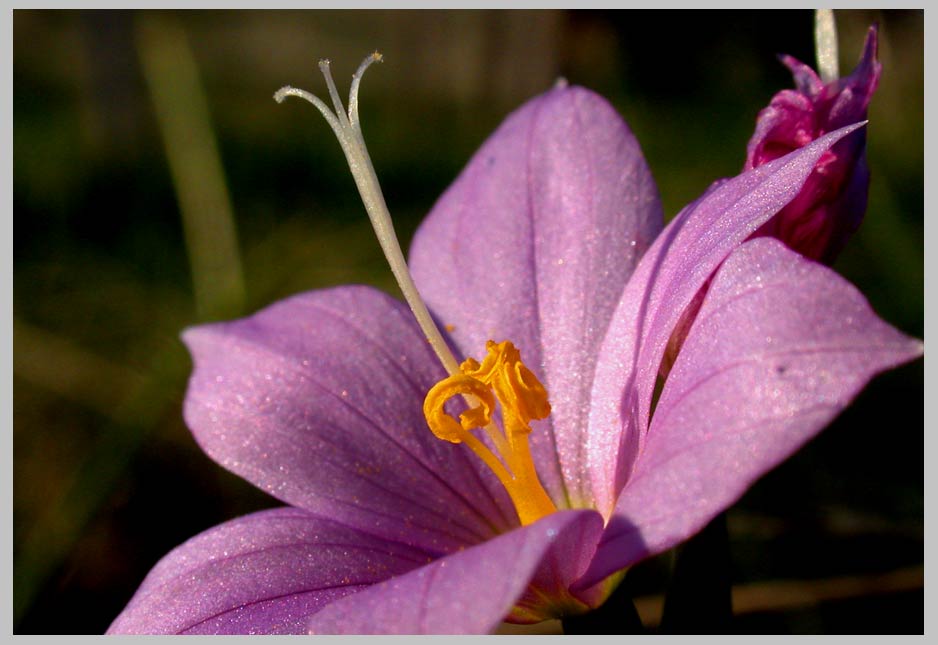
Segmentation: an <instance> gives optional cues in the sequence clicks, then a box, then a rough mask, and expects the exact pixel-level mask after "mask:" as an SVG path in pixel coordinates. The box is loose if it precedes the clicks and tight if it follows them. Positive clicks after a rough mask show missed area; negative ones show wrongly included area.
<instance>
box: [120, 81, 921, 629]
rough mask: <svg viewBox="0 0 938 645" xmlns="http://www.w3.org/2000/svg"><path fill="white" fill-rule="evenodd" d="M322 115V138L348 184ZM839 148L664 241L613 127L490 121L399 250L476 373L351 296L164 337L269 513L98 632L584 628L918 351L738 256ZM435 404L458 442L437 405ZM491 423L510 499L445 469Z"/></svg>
mask: <svg viewBox="0 0 938 645" xmlns="http://www.w3.org/2000/svg"><path fill="white" fill-rule="evenodd" d="M359 80H360V74H358V75H356V77H355V80H354V81H353V94H354V92H355V90H356V88H357V83H358V81H359ZM330 90H334V88H333V87H332V86H331V85H330ZM297 92H298V91H297ZM333 94H334V91H333ZM334 98H335V99H336V102H337V103H338V101H337V97H335V96H334ZM349 102H350V109H349V114H348V119H347V120H345V121H343V118H344V117H345V114H344V113H342V114H341V116H339V117H337V121H336V122H337V123H339V122H343V123H344V124H343V123H339V125H338V126H335V125H334V127H337V132H339V133H340V139H341V138H342V137H343V136H344V137H347V138H346V139H345V140H344V141H343V149H345V150H346V154H347V155H349V158H350V162H351V161H354V162H355V163H360V162H361V160H362V159H363V158H364V159H366V158H367V157H354V155H352V154H350V153H349V149H348V147H347V145H350V144H348V142H349V141H350V140H352V139H354V138H355V137H356V136H358V137H360V130H358V126H357V121H358V119H357V106H355V104H356V101H354V99H352V100H350V101H349ZM353 106H355V107H353ZM339 107H340V106H339V105H337V113H340V112H342V111H341V110H340V109H339ZM856 129H857V128H856V126H851V127H847V128H843V129H840V130H837V131H836V132H833V133H831V134H828V135H825V136H823V137H820V138H819V139H817V140H816V141H814V142H812V143H810V144H808V145H807V146H805V147H803V148H801V149H799V150H797V151H795V152H792V153H791V154H789V155H786V156H784V157H781V158H779V159H777V160H774V161H769V162H768V163H765V164H763V165H761V166H760V167H758V168H756V169H754V170H750V171H748V172H745V173H743V174H741V175H740V176H738V177H736V178H734V179H731V180H728V181H726V182H724V183H722V184H720V185H719V186H717V187H715V188H713V189H712V190H710V191H708V192H707V193H706V194H705V195H704V196H702V197H701V198H700V199H699V200H698V201H696V202H694V203H692V204H691V205H689V206H688V207H687V208H685V209H684V210H683V211H682V212H681V214H679V215H678V216H677V217H676V218H675V219H674V221H673V222H671V224H670V225H669V226H668V227H666V228H664V229H663V230H662V215H661V207H660V204H659V200H658V195H657V190H656V188H655V185H654V182H653V180H652V178H651V174H650V172H649V170H648V168H647V166H646V164H645V161H644V159H643V157H642V154H641V151H640V150H639V147H638V143H637V142H636V140H635V138H634V137H633V135H632V133H631V132H630V131H629V129H628V128H627V126H626V125H625V123H624V122H623V121H622V120H621V118H620V117H619V116H618V115H617V114H616V112H615V111H614V109H613V108H612V107H611V106H610V105H609V104H608V103H606V102H605V101H604V100H603V99H602V98H601V97H599V96H598V95H596V94H594V93H592V92H590V91H588V90H585V89H583V88H578V87H557V88H555V89H553V90H552V91H550V92H548V93H546V94H544V95H541V96H539V97H536V98H535V99H533V100H531V101H529V102H528V103H527V104H525V105H524V106H522V107H521V108H520V109H518V110H517V111H516V112H514V113H513V114H511V115H510V116H509V117H508V118H507V119H506V121H505V122H504V123H503V124H502V125H501V126H500V127H499V129H498V130H497V131H496V132H495V133H494V134H493V135H492V136H491V137H490V138H489V140H488V141H487V142H486V143H485V144H484V145H483V146H482V148H481V149H480V150H479V151H478V152H477V153H476V154H475V156H474V157H473V158H472V160H471V161H470V162H469V164H468V166H467V167H466V168H465V170H464V171H463V172H462V174H461V175H460V176H459V177H458V178H457V180H456V181H455V183H454V184H453V185H452V186H451V187H450V188H449V189H448V190H447V191H446V193H445V194H444V195H443V196H442V197H441V198H440V200H439V202H438V203H437V204H436V205H435V207H434V208H433V210H432V212H431V213H430V215H429V216H428V217H427V219H426V220H425V221H424V223H423V224H422V226H421V227H420V229H419V231H418V232H417V234H416V236H415V238H414V241H413V245H412V248H411V253H410V267H411V270H412V273H413V278H414V281H415V283H416V285H417V287H418V288H419V291H420V294H422V296H423V297H424V298H425V299H426V302H427V304H428V306H429V309H430V311H432V313H433V315H434V316H435V317H436V319H437V320H438V321H439V322H440V323H441V324H444V325H445V326H446V329H447V330H449V333H448V336H447V341H448V342H449V344H450V346H451V347H452V349H453V351H454V352H455V353H456V355H458V356H461V357H463V358H467V357H477V358H481V359H482V360H481V361H479V362H477V361H471V360H467V361H466V362H464V363H463V365H462V366H461V368H459V369H453V368H452V367H448V368H447V369H444V368H443V367H442V366H441V364H440V361H439V360H438V359H437V356H436V355H435V353H434V349H433V348H431V346H430V344H428V342H427V336H428V334H427V333H426V332H425V330H424V329H421V327H420V326H418V324H417V323H416V322H415V319H414V317H413V315H412V314H411V312H410V310H409V309H408V308H407V306H405V305H404V304H402V303H400V302H399V301H397V300H395V299H393V298H391V297H389V296H387V295H385V294H383V293H381V292H379V291H376V290H374V289H371V288H369V287H364V286H345V287H338V288H334V289H328V290H323V291H314V292H310V293H305V294H301V295H297V296H295V297H292V298H289V299H287V300H285V301H282V302H279V303H276V304H274V305H272V306H270V307H268V308H267V309H265V310H263V311H260V312H259V313H257V314H255V315H253V316H251V317H249V318H245V319H243V320H238V321H234V322H227V323H219V324H211V325H205V326H201V327H197V328H194V329H190V330H188V331H187V332H186V333H185V335H184V339H185V342H186V344H187V345H188V346H189V348H190V350H191V352H192V355H193V358H194V363H195V369H194V372H193V374H192V378H191V381H190V384H189V391H188V394H187V397H186V402H185V418H186V421H187V423H188V424H189V427H190V428H191V429H192V431H193V433H194V435H195V438H196V440H197V441H198V442H199V444H200V445H201V446H202V448H203V449H204V450H205V451H206V453H207V454H208V455H209V456H210V457H212V458H213V459H214V460H216V461H217V462H218V463H220V464H221V465H223V466H224V467H226V468H228V469H230V470H231V471H233V472H235V473H237V474H239V475H241V476H242V477H244V478H246V479H247V480H249V481H251V482H252V483H254V484H255V485H257V486H258V487H260V488H261V489H262V490H265V491H267V492H269V493H270V494H271V495H273V496H274V497H276V498H278V499H279V500H281V501H283V502H285V503H286V504H288V505H289V506H288V507H286V508H279V509H274V510H268V511H263V512H260V513H255V514H252V515H248V516H246V517H242V518H239V519H236V520H232V521H230V522H227V523H225V524H222V525H221V526H218V527H215V528H213V529H210V530H208V531H206V532H205V533H203V534H201V535H198V536H196V537H194V538H192V539H191V540H190V541H188V542H186V543H185V544H183V545H182V546H180V547H178V548H177V549H175V550H174V551H172V552H171V553H170V554H168V555H167V556H166V557H165V558H164V559H163V560H161V561H160V562H159V563H158V564H157V565H156V566H155V567H154V569H153V571H152V572H151V573H150V574H149V575H148V577H147V578H146V579H145V580H144V582H143V584H142V585H141V587H140V589H139V590H138V591H137V593H136V595H135V596H134V597H133V599H132V600H131V601H130V603H129V604H128V606H127V608H126V609H125V610H124V611H123V613H122V614H121V615H120V616H118V618H117V619H116V620H115V621H114V623H113V624H112V625H111V628H110V630H109V631H110V632H112V633H126V632H134V633H139V632H160V633H166V632H169V633H178V632H187V633H243V632H249V633H292V632H304V633H305V632H307V631H312V632H314V633H335V632H344V633H442V632H456V633H461V632H470V633H471V632H487V631H490V630H492V629H493V628H494V627H495V626H497V624H498V623H499V622H500V621H502V620H503V619H504V618H505V617H506V616H510V618H511V619H512V620H515V621H518V622H534V621H537V620H541V619H544V618H550V617H559V616H564V615H571V614H575V613H579V612H583V611H586V610H588V609H589V608H591V607H595V606H598V605H599V604H601V603H602V602H603V601H604V599H605V598H606V597H607V596H608V594H609V593H610V592H611V590H612V589H613V588H614V586H615V584H617V583H618V582H619V580H621V572H622V571H623V569H624V568H626V567H628V566H629V565H631V564H634V563H636V562H638V561H639V560H641V559H643V558H645V557H648V556H649V555H652V554H655V553H659V552H661V551H663V550H665V549H667V548H669V547H671V546H673V545H675V544H678V543H679V542H681V541H682V540H684V539H686V538H688V537H689V536H691V535H692V534H694V533H695V532H696V531H697V530H699V529H700V528H701V527H702V526H704V524H706V522H707V521H709V519H710V518H712V517H713V516H714V515H716V514H717V513H719V512H720V511H722V510H723V509H725V508H726V507H727V506H729V505H730V504H732V503H733V502H734V501H735V500H736V499H737V498H739V496H740V495H741V494H742V493H743V492H744V491H745V490H746V488H747V487H748V486H749V485H750V484H751V483H752V482H753V481H754V480H755V479H756V478H758V477H759V476H760V475H761V474H762V473H764V472H766V471H767V470H768V469H770V468H772V467H773V466H774V465H775V464H777V463H779V462H780V461H781V460H783V459H785V458H786V457H787V456H788V455H790V454H791V453H792V452H794V451H795V450H797V449H798V447H799V446H801V445H802V444H803V443H804V442H805V441H807V440H808V439H809V438H811V437H812V436H813V435H815V434H816V433H817V432H819V431H820V430H821V429H822V428H823V427H824V426H825V425H826V424H827V423H828V422H829V421H830V420H831V418H833V417H834V416H835V415H836V414H837V413H838V412H839V411H840V410H841V409H843V408H844V407H845V406H846V405H847V404H848V403H849V402H850V400H851V399H852V398H853V397H854V396H855V395H856V394H857V392H858V391H859V390H860V389H861V388H862V387H863V386H864V384H865V383H866V382H867V381H868V380H869V379H870V378H871V377H872V376H873V375H874V374H876V373H877V372H879V371H882V370H884V369H888V368H891V367H893V366H896V365H898V364H900V363H903V362H905V361H908V360H911V359H913V358H915V357H917V356H919V355H920V354H921V352H922V346H921V343H920V342H918V341H916V340H914V339H910V338H908V337H906V336H904V335H903V334H901V333H900V332H898V331H896V330H895V329H893V328H892V327H890V326H889V325H887V324H886V323H884V322H882V321H881V320H880V319H878V318H877V317H876V315H875V314H874V313H873V312H872V311H871V309H870V307H869V305H868V304H867V302H866V300H865V299H864V298H863V296H862V295H861V294H860V293H859V292H858V291H857V290H856V289H854V288H853V287H852V286H850V285H849V284H847V283H846V282H845V281H844V280H843V279H842V278H840V277H839V276H837V275H836V274H835V273H833V272H832V271H831V270H829V269H828V268H826V267H824V266H822V265H819V264H816V263H814V262H812V261H810V260H807V259H805V258H803V257H801V256H799V255H797V254H796V253H794V252H792V251H790V250H788V249H786V248H785V247H784V246H783V245H782V244H780V243H779V242H777V241H776V240H773V239H764V238H759V239H755V240H751V241H746V240H747V238H749V237H750V235H751V234H752V233H753V232H754V231H756V230H757V229H758V228H759V227H760V226H761V225H762V224H764V223H765V222H766V221H767V220H768V219H769V218H771V217H772V216H773V215H774V214H775V213H776V212H778V211H779V210H780V209H781V208H783V207H784V206H785V205H786V204H787V203H788V202H790V201H791V200H792V199H793V198H794V197H795V196H796V195H797V194H798V192H799V190H800V189H801V187H802V186H803V185H804V183H805V181H806V180H807V179H808V178H809V176H810V175H811V173H812V171H813V169H814V167H815V164H816V163H817V162H818V160H819V159H821V158H822V156H823V155H824V154H825V153H827V151H828V150H830V148H831V146H832V145H833V144H835V143H836V142H837V141H839V140H841V139H842V138H843V137H844V136H846V135H848V134H849V133H851V132H855V131H856ZM356 132H357V133H358V134H357V135H356V134H355V133H356ZM362 149H363V148H362ZM355 154H358V153H355ZM355 163H353V166H354V165H355ZM360 167H361V166H360V165H359V168H360ZM369 168H370V166H369ZM358 179H359V175H356V180H358ZM368 201H369V200H368V199H366V202H368ZM382 201H383V200H382ZM373 207H375V203H374V201H372V202H371V203H370V204H369V213H371V212H372V208H373ZM707 280H710V281H711V283H710V288H709V290H708V291H707V294H706V297H705V299H704V300H703V302H702V305H701V308H700V312H699V314H698V315H697V317H696V319H695V321H694V322H693V325H692V326H691V328H690V330H689V332H688V334H687V337H686V340H685V342H684V344H683V347H682V349H681V352H680V354H679V355H678V356H677V359H676V362H675V363H674V366H673V368H672V369H671V371H670V374H669V376H668V378H667V381H666V382H665V383H664V386H663V389H662V391H661V395H660V398H659V400H658V402H657V405H656V406H655V407H654V410H652V392H653V390H654V388H655V383H656V379H657V375H658V366H659V363H660V362H661V359H662V355H663V353H664V350H665V346H666V344H667V342H668V339H669V337H670V336H671V334H672V331H673V329H674V327H675V325H676V324H677V323H678V320H679V318H680V316H681V313H682V311H684V309H685V308H686V307H687V305H688V303H689V302H690V301H691V299H692V298H693V297H694V295H695V294H696V293H697V292H698V291H699V290H700V288H701V286H702V285H703V284H704V282H706V281H707ZM493 339H494V340H497V341H499V343H491V344H487V341H490V340H493ZM502 341H510V342H511V343H512V344H513V345H512V344H509V343H503V342H502ZM516 349H517V350H520V356H519V354H518V352H517V351H516ZM486 350H487V351H488V352H489V353H488V355H483V353H484V352H485V351H486ZM428 392H429V393H430V394H429V395H428ZM492 392H494V394H492ZM461 394H467V395H468V396H469V397H470V399H469V404H470V406H469V408H468V409H465V408H466V406H463V408H464V412H463V415H462V417H460V420H459V422H457V421H456V419H455V417H450V416H448V414H455V412H457V411H458V410H456V409H451V408H454V405H455V404H454V405H447V406H445V409H444V402H445V401H446V400H448V399H449V397H451V396H458V395H461ZM544 396H547V397H549V405H548V404H547V401H546V400H545V399H544ZM472 397H474V398H472ZM496 398H497V399H498V404H500V413H499V411H497V410H496V411H493V410H494V407H495V399H496ZM425 401H426V405H427V411H426V414H425V409H424V403H425ZM444 413H447V414H444ZM548 413H549V414H548ZM447 419H449V421H447ZM428 420H429V421H430V425H431V427H433V432H431V431H430V430H429V429H428V428H427V424H428ZM491 424H494V425H495V426H501V427H503V428H504V429H505V430H506V433H505V434H504V435H498V434H495V435H491V436H494V437H495V438H494V439H482V440H479V439H474V441H475V443H476V444H478V445H483V446H484V447H485V450H489V451H490V452H489V455H492V454H493V453H492V452H491V450H493V449H494V450H496V451H498V452H500V453H501V455H502V460H503V461H504V462H506V463H505V464H503V466H502V470H507V469H510V470H512V472H513V475H514V479H512V482H513V481H515V479H517V480H520V479H524V477H523V476H522V475H523V473H522V470H523V469H524V468H526V467H531V468H532V469H533V471H534V473H535V474H534V475H533V481H532V480H526V481H527V483H526V484H525V485H524V486H523V487H522V490H520V492H519V491H509V490H506V485H507V486H508V487H510V486H512V485H513V484H512V483H511V482H509V483H508V484H506V485H503V483H502V478H503V475H504V473H497V472H495V471H497V470H498V466H495V467H494V468H493V467H489V466H487V465H486V464H485V463H484V462H483V460H482V459H480V458H479V457H478V456H477V454H480V451H481V449H479V448H478V446H475V447H472V446H470V445H469V444H470V443H471V442H472V441H473V439H471V438H470V436H469V434H468V430H467V429H466V428H467V427H468V428H472V427H475V426H487V425H491ZM435 434H436V435H438V436H439V437H442V438H444V439H448V440H446V441H441V440H440V439H439V438H438V437H437V436H434V435H435ZM479 436H482V437H487V436H490V435H488V430H486V431H485V433H484V434H483V433H479ZM499 437H500V438H499ZM454 441H458V442H459V443H454ZM516 442H517V443H516ZM470 448H471V449H470ZM483 454H484V453H483ZM525 455H529V457H526V456H525ZM539 487H540V488H541V490H542V492H543V493H544V495H545V496H546V498H547V502H544V503H542V502H543V500H542V499H540V498H538V493H537V492H536V491H537V489H538V488H539ZM516 497H520V498H523V499H522V500H521V501H520V502H518V501H517V500H516V499H515V498H516ZM513 500H514V503H513ZM525 500H527V501H530V500H534V501H533V502H531V508H532V509H533V510H530V509H527V510H526V509H525V508H524V505H525V504H526V503H527V501H525ZM545 505H546V506H545ZM554 508H556V509H557V510H556V511H554ZM519 516H522V517H521V518H520V519H519Z"/></svg>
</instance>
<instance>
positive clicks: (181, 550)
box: [108, 508, 429, 634]
mask: <svg viewBox="0 0 938 645" xmlns="http://www.w3.org/2000/svg"><path fill="white" fill-rule="evenodd" d="M428 558H429V555H428V554H427V553H426V552H424V551H421V550H420V549H415V548H414V547H411V546H407V545H404V544H400V543H395V542H388V541H385V540H381V539H379V538H376V537H374V536H372V535H368V534H366V533H362V532H360V531H356V530H354V529H352V528H350V527H347V526H343V525H342V524H339V523H337V522H334V521H331V520H323V519H320V518H317V517H315V516H313V515H310V514H309V513H307V512H305V511H301V510H299V509H295V508H282V509H274V510H270V511H262V512H260V513H254V514H252V515H247V516H245V517H241V518H238V519H235V520H231V521H230V522H226V523H224V524H221V525H219V526H216V527H215V528H212V529H209V530H208V531H205V532H204V533H202V534H200V535H197V536H195V537H194V538H192V539H190V540H189V541H188V542H186V543H185V544H183V545H181V546H179V547H177V548H176V549H174V550H173V551H171V552H170V553H169V554H167V555H166V556H165V557H164V558H163V559H162V560H160V562H159V563H158V564H157V565H156V566H155V567H154V568H153V570H152V571H151V572H150V574H149V575H148V576H147V577H146V579H145V580H144V581H143V584H142V585H140V588H139V589H138V590H137V593H136V594H135V595H134V597H133V599H131V601H130V603H129V604H128V605H127V607H126V609H124V611H123V612H122V613H121V614H120V615H119V616H118V617H117V619H115V621H114V622H113V624H111V627H110V629H109V630H108V633H109V634H179V633H187V634H297V633H304V632H305V631H306V623H307V622H308V617H309V616H310V615H311V614H312V613H313V612H315V611H317V610H318V609H320V608H321V607H322V606H324V605H325V604H327V603H329V602H331V601H333V600H336V599H337V598H341V597H342V596H345V595H347V594H349V593H353V592H355V591H357V590H359V589H362V588H363V587H366V586H368V585H371V584H374V583H375V582H378V581H381V580H384V579H386V578H388V577H390V576H393V575H398V574H401V573H403V572H406V571H409V570H412V569H414V568H415V567H418V566H421V565H423V564H424V563H425V562H426V561H427V560H428Z"/></svg>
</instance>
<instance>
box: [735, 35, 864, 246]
mask: <svg viewBox="0 0 938 645" xmlns="http://www.w3.org/2000/svg"><path fill="white" fill-rule="evenodd" d="M876 49H877V28H876V25H873V26H872V27H870V29H869V32H868V33H867V36H866V43H865V45H864V49H863V55H862V56H861V57H860V62H859V63H858V64H857V67H856V69H854V70H853V73H851V74H850V75H849V76H847V77H845V78H837V79H834V80H832V81H830V82H828V83H824V82H823V81H822V80H821V78H820V77H819V76H818V74H817V73H816V72H815V71H814V70H813V69H811V68H810V67H809V66H807V65H805V64H804V63H802V62H800V61H798V60H796V59H795V58H792V57H791V56H783V57H781V60H782V63H784V64H785V66H786V67H788V68H789V69H790V70H791V72H792V75H793V76H794V79H795V88H796V89H793V90H782V91H781V92H779V93H778V94H776V95H775V96H774V97H773V98H772V101H771V102H770V103H769V105H768V107H766V108H764V109H763V110H762V111H761V112H760V113H759V116H758V119H757V121H756V129H755V132H754V133H753V135H752V138H751V139H750V140H749V144H748V145H747V147H746V153H747V154H746V164H745V166H744V170H750V169H752V168H756V167H758V166H761V165H762V164H765V163H768V162H769V161H772V160H773V159H777V158H778V157H781V156H783V155H785V154H787V153H789V152H791V151H793V150H796V149H798V148H800V147H802V146H805V145H807V144H808V143H810V142H811V141H814V140H815V139H817V138H818V137H820V136H822V135H824V134H826V133H827V132H830V131H832V130H836V129H837V128H840V127H843V126H845V125H849V124H851V123H856V122H857V121H863V120H864V119H866V111H867V106H869V103H870V99H871V98H872V96H873V92H874V91H875V90H876V86H877V84H878V83H879V75H880V72H881V70H882V65H881V64H880V63H879V61H877V60H876ZM869 183H870V175H869V170H868V168H867V165H866V129H865V128H862V129H860V130H857V131H856V132H854V133H852V134H850V135H849V136H847V137H845V138H844V139H843V140H841V141H840V142H838V143H837V144H835V145H834V147H833V148H831V149H830V150H829V151H828V152H827V153H826V154H825V155H824V156H823V157H822V158H821V159H820V160H819V161H818V162H817V165H816V166H815V168H814V171H813V172H812V173H811V176H810V177H809V178H808V180H807V181H806V182H805V185H804V188H803V189H802V190H801V192H800V193H799V194H798V196H797V197H795V199H794V200H792V201H791V202H790V203H789V204H788V205H787V206H786V207H785V208H783V209H782V210H781V211H780V212H779V213H778V214H777V215H776V216H775V217H774V218H773V219H772V220H770V221H769V222H767V223H766V224H765V225H763V226H762V228H760V229H759V231H758V232H757V233H756V235H768V236H773V237H777V238H778V239H780V240H782V241H783V242H784V243H785V244H787V245H788V246H789V247H791V248H792V249H794V250H795V251H798V252H799V253H801V254H802V255H805V256H807V257H809V258H812V259H814V260H819V261H821V262H824V263H826V264H831V263H832V262H833V261H834V259H835V258H836V256H837V254H838V253H839V252H840V250H841V249H842V248H843V246H844V244H845V242H846V241H847V239H848V238H849V237H850V235H852V234H853V232H854V231H856V229H857V227H859V225H860V222H861V220H862V219H863V214H864V212H865V211H866V201H867V192H868V189H869Z"/></svg>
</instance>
